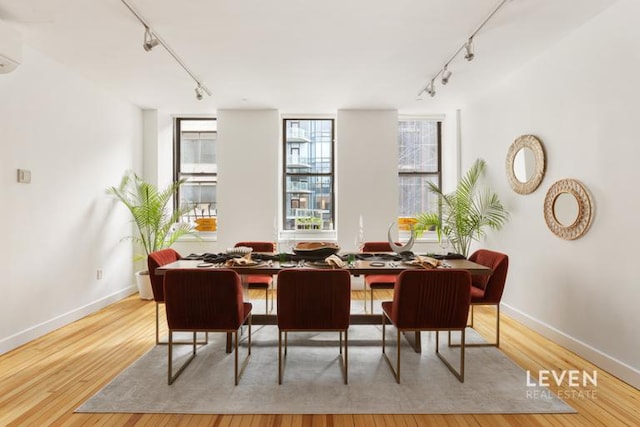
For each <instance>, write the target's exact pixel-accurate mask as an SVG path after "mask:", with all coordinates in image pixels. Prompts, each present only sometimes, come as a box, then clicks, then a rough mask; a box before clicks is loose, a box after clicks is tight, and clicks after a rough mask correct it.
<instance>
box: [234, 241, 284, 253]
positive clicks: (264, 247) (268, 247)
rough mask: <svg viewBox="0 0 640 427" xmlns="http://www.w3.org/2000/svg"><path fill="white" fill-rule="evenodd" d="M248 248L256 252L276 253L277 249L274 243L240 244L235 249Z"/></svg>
mask: <svg viewBox="0 0 640 427" xmlns="http://www.w3.org/2000/svg"><path fill="white" fill-rule="evenodd" d="M238 246H247V247H249V248H251V249H253V251H254V252H275V251H276V248H275V245H274V243H273V242H238V243H236V245H235V247H236V248H237V247H238Z"/></svg>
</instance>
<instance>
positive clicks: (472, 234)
mask: <svg viewBox="0 0 640 427" xmlns="http://www.w3.org/2000/svg"><path fill="white" fill-rule="evenodd" d="M485 169H486V163H485V161H484V160H482V159H477V160H476V161H475V162H474V163H473V165H472V166H471V168H469V170H468V171H467V173H466V174H465V175H464V176H463V177H462V178H461V179H460V182H459V183H458V185H457V187H456V189H455V191H453V192H452V193H449V194H445V193H443V192H442V190H441V189H440V188H439V187H438V186H437V185H435V184H433V183H432V182H428V185H429V190H430V191H431V192H432V193H434V194H435V195H437V211H436V212H428V213H422V214H419V215H417V216H416V217H415V219H416V220H417V223H416V225H415V230H416V231H417V232H418V234H422V233H424V232H425V231H428V230H435V231H436V234H437V236H438V240H442V238H443V236H446V237H447V238H448V239H449V241H450V242H451V244H452V245H453V247H454V249H455V250H456V252H458V253H460V254H462V255H464V256H465V257H466V256H468V254H469V247H470V246H471V242H472V241H473V240H480V239H481V238H484V237H485V236H486V232H485V229H486V228H487V227H489V228H491V229H493V230H499V229H500V228H502V226H503V225H504V224H505V222H506V221H507V220H508V219H509V213H508V212H507V211H506V209H505V208H504V206H502V203H501V202H500V199H499V198H498V196H497V194H495V193H493V192H491V191H490V190H489V189H484V190H483V191H480V190H479V188H478V187H479V182H480V178H481V177H482V175H483V174H484V171H485Z"/></svg>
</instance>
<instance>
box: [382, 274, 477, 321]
mask: <svg viewBox="0 0 640 427" xmlns="http://www.w3.org/2000/svg"><path fill="white" fill-rule="evenodd" d="M470 302H471V275H470V274H469V272H468V271H466V270H454V269H451V270H406V271H403V272H402V273H400V275H399V276H398V280H397V281H396V285H395V287H394V289H393V302H392V316H393V317H392V319H391V320H393V322H394V324H395V325H396V326H397V327H398V328H416V329H420V328H426V329H428V328H434V329H435V328H464V327H465V325H466V324H467V315H468V314H469V304H470Z"/></svg>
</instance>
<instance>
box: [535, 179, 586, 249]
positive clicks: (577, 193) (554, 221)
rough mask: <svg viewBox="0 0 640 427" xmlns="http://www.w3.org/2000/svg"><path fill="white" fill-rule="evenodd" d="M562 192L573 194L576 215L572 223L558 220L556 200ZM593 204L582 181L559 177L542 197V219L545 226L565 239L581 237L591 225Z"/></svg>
mask: <svg viewBox="0 0 640 427" xmlns="http://www.w3.org/2000/svg"><path fill="white" fill-rule="evenodd" d="M563 194H569V195H571V196H573V197H574V198H575V200H576V202H577V215H576V218H575V220H574V221H573V223H572V224H569V225H565V224H563V223H562V222H560V221H559V220H558V215H557V211H556V202H557V201H558V198H559V197H560V196H561V195H563ZM592 214H593V204H592V201H591V196H590V195H589V192H588V191H587V189H586V188H585V187H584V185H582V183H581V182H580V181H578V180H575V179H570V178H566V179H561V180H559V181H556V182H555V183H553V185H552V186H551V187H550V188H549V190H548V191H547V195H546V196H545V198H544V219H545V221H546V222H547V227H549V230H551V231H552V232H553V233H554V234H555V235H556V236H558V237H561V238H563V239H566V240H574V239H577V238H579V237H581V236H582V235H583V234H584V233H586V232H587V230H588V229H589V226H591V220H592Z"/></svg>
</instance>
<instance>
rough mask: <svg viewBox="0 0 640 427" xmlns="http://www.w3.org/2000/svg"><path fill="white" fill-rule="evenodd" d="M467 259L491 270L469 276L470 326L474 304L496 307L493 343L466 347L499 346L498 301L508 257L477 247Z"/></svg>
mask: <svg viewBox="0 0 640 427" xmlns="http://www.w3.org/2000/svg"><path fill="white" fill-rule="evenodd" d="M469 261H473V262H475V263H477V264H481V265H484V266H486V267H489V268H491V269H492V270H493V273H492V274H491V275H490V276H475V275H474V276H472V277H471V280H472V281H471V285H472V286H471V327H473V307H474V306H476V305H494V306H495V307H496V340H495V343H479V344H475V343H474V344H467V347H486V346H491V347H499V346H500V301H501V300H502V293H503V292H504V286H505V284H506V282H507V271H508V269H509V257H508V256H507V255H505V254H503V253H500V252H495V251H491V250H488V249H478V250H477V251H475V252H474V253H472V254H471V256H470V257H469Z"/></svg>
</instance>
